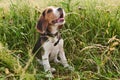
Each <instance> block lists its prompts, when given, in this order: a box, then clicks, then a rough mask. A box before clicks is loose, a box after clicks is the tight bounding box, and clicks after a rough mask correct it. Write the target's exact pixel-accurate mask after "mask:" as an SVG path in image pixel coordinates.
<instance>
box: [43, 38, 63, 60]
mask: <svg viewBox="0 0 120 80" xmlns="http://www.w3.org/2000/svg"><path fill="white" fill-rule="evenodd" d="M57 40H58V38H57V37H55V38H51V37H50V38H49V39H48V41H47V42H45V43H44V44H43V49H44V51H45V55H46V56H48V55H50V57H49V60H56V59H57V55H58V53H59V51H60V49H61V48H62V47H63V39H61V40H60V41H59V43H58V44H57V45H56V46H54V44H55V43H56V42H57Z"/></svg>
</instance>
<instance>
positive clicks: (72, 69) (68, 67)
mask: <svg viewBox="0 0 120 80" xmlns="http://www.w3.org/2000/svg"><path fill="white" fill-rule="evenodd" d="M65 68H66V69H68V70H70V71H74V70H75V68H74V67H72V66H70V65H68V66H66V67H65Z"/></svg>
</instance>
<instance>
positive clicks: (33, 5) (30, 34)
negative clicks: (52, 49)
mask: <svg viewBox="0 0 120 80" xmlns="http://www.w3.org/2000/svg"><path fill="white" fill-rule="evenodd" d="M47 6H60V7H62V8H64V10H65V12H66V23H65V25H64V27H63V29H62V30H61V33H62V37H63V39H64V49H65V53H66V56H67V59H68V62H69V64H71V65H72V66H73V67H74V68H75V71H72V72H69V71H67V70H66V69H64V68H63V66H62V65H60V64H54V63H51V65H52V66H54V67H55V68H56V69H57V72H56V73H55V74H54V79H51V78H49V80H119V79H120V1H119V0H0V80H45V72H44V71H43V67H42V66H41V65H39V64H38V62H37V61H36V60H35V59H34V56H32V55H31V51H32V49H33V47H34V45H35V42H36V41H37V39H38V36H39V34H38V32H37V31H36V29H35V25H36V22H37V20H38V18H39V15H40V14H41V12H42V11H43V9H44V8H45V7H47Z"/></svg>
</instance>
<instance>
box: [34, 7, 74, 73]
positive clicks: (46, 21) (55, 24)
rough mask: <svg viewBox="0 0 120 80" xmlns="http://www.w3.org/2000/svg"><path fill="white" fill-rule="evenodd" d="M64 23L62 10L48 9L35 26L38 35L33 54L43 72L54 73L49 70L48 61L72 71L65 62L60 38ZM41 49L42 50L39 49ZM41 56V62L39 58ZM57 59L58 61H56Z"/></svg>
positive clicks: (53, 69) (52, 69)
mask: <svg viewBox="0 0 120 80" xmlns="http://www.w3.org/2000/svg"><path fill="white" fill-rule="evenodd" d="M64 23H65V12H64V10H63V9H62V8H57V7H48V8H46V9H45V10H44V11H43V13H42V15H41V17H40V19H39V21H38V23H37V25H36V28H37V31H38V32H39V33H40V38H39V39H38V41H37V43H36V44H35V47H34V49H33V53H36V57H37V60H38V61H39V62H40V64H42V65H43V66H44V70H45V72H47V71H50V72H54V71H55V68H51V66H50V63H49V61H51V60H53V61H54V62H55V63H61V64H62V65H63V66H64V67H67V68H68V69H71V70H72V69H73V68H72V67H71V66H70V65H69V64H68V62H67V59H66V57H65V52H64V48H63V44H64V41H63V39H62V38H61V36H60V33H59V29H61V28H62V26H63V24H64ZM40 48H42V50H41V49H40ZM39 55H40V56H41V58H42V59H41V60H40V58H39ZM58 57H59V58H60V60H58Z"/></svg>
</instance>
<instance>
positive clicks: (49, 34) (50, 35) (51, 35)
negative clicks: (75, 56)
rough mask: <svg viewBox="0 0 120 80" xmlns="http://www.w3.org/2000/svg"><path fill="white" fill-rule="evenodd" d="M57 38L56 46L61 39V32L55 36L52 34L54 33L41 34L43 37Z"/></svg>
mask: <svg viewBox="0 0 120 80" xmlns="http://www.w3.org/2000/svg"><path fill="white" fill-rule="evenodd" d="M56 36H57V38H58V40H57V41H56V42H55V43H54V46H56V45H57V44H58V43H59V41H60V39H61V35H60V33H59V32H56V33H55V34H52V33H49V32H47V33H44V34H41V37H53V38H54V37H56Z"/></svg>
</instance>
